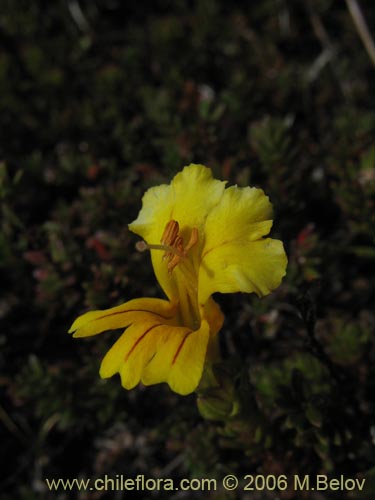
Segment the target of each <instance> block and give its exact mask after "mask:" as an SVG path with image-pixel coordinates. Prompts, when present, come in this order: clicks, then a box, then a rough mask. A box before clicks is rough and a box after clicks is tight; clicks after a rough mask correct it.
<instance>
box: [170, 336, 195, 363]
mask: <svg viewBox="0 0 375 500" xmlns="http://www.w3.org/2000/svg"><path fill="white" fill-rule="evenodd" d="M191 333H193V330H190V331H189V332H187V333H186V335H185V337H184V338H183V339H182V340H181V342H180V345H179V346H178V348H177V351H176V353H175V355H174V356H173V360H172V365H174V364H175V362H176V360H177V358H178V355H179V354H180V352H181V349H182V348H183V346H184V344H185V341H186V339H187V338H188V336H189V335H190V334H191Z"/></svg>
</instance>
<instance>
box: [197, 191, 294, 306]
mask: <svg viewBox="0 0 375 500" xmlns="http://www.w3.org/2000/svg"><path fill="white" fill-rule="evenodd" d="M271 218H272V205H271V203H270V201H269V199H268V197H267V196H266V195H265V194H264V192H263V191H262V190H261V189H257V188H250V187H246V188H239V187H237V186H233V187H230V188H228V189H226V190H225V192H224V194H223V196H222V199H221V201H220V204H219V205H217V206H215V207H214V208H213V209H212V210H211V212H210V213H209V215H208V216H207V219H206V225H205V237H206V239H205V246H204V249H203V252H202V262H201V267H200V272H199V291H198V295H199V302H200V303H201V304H204V303H205V302H206V300H207V299H208V297H209V296H210V295H212V294H213V293H214V292H222V293H231V292H239V291H241V292H255V293H257V294H258V295H260V296H261V295H266V294H268V293H270V291H271V290H272V289H274V288H276V287H277V286H278V285H279V284H280V281H281V279H282V277H283V276H284V275H285V268H286V263H287V259H286V255H285V252H284V249H283V245H282V243H281V242H280V241H278V240H271V239H262V237H263V236H264V235H266V234H268V233H269V231H270V229H271V226H272V220H271Z"/></svg>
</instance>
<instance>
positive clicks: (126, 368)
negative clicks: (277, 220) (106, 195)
mask: <svg viewBox="0 0 375 500" xmlns="http://www.w3.org/2000/svg"><path fill="white" fill-rule="evenodd" d="M225 184H226V183H225V182H223V181H219V180H216V179H214V178H213V177H212V172H211V170H210V169H209V168H207V167H205V166H203V165H189V166H188V167H185V168H184V169H183V170H182V171H181V172H180V173H178V174H177V175H176V176H175V177H174V179H173V180H172V182H171V183H170V184H169V185H166V184H163V185H161V186H156V187H152V188H150V189H149V190H148V191H147V192H146V193H145V195H144V197H143V206H142V209H141V211H140V213H139V215H138V218H137V219H136V220H135V221H134V222H132V223H131V224H130V225H129V229H130V230H131V231H133V232H134V233H136V234H138V235H139V236H141V237H142V239H143V241H142V242H139V244H138V248H139V249H149V250H150V252H151V258H152V264H153V267H154V271H155V275H156V278H157V280H158V282H159V283H160V285H161V287H162V289H163V290H164V292H165V294H166V296H167V298H168V300H162V299H156V298H140V299H133V300H130V301H129V302H126V303H125V304H122V305H120V306H117V307H113V308H111V309H107V310H103V311H91V312H88V313H86V314H83V315H82V316H80V317H79V318H77V319H76V321H75V322H74V323H73V325H72V327H71V329H70V333H72V332H75V333H74V335H73V336H74V337H87V336H91V335H96V334H98V333H101V332H103V331H105V330H112V329H117V328H125V331H124V333H123V334H122V335H121V336H120V337H119V339H118V340H117V341H116V342H115V344H114V345H113V346H112V348H111V349H110V350H109V351H108V353H107V354H106V356H105V357H104V359H103V361H102V364H101V368H100V375H101V377H103V378H107V377H111V376H112V375H114V374H115V373H119V374H120V376H121V382H122V385H123V387H125V388H126V389H132V388H133V387H135V386H136V385H137V384H138V383H139V382H142V383H143V384H145V385H151V384H158V383H161V382H167V383H168V384H169V386H170V388H171V389H172V390H173V391H175V392H177V393H179V394H189V393H191V392H193V391H194V390H195V389H196V388H197V386H198V384H199V381H200V379H201V377H202V372H203V367H204V363H205V360H206V356H207V353H208V350H209V346H210V345H211V344H212V343H214V337H215V336H216V334H217V332H218V331H219V329H220V328H221V326H222V323H223V319H224V318H223V314H222V312H221V310H220V308H219V306H218V305H217V304H216V302H215V301H214V300H213V299H212V297H211V295H212V294H213V293H214V292H222V293H232V292H255V293H256V294H257V295H259V296H263V295H267V294H269V293H270V292H271V291H272V290H273V289H275V288H276V287H277V286H279V284H280V282H281V279H282V277H283V276H284V275H285V269H286V265H287V258H286V255H285V252H284V248H283V244H282V242H281V241H279V240H274V239H271V238H264V236H266V235H267V234H268V233H269V231H270V229H271V226H272V205H271V203H270V201H269V199H268V197H267V196H266V195H265V194H264V192H263V191H262V190H261V189H257V188H251V187H245V188H240V187H237V186H232V187H229V188H225Z"/></svg>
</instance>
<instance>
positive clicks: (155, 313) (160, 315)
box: [91, 309, 173, 321]
mask: <svg viewBox="0 0 375 500" xmlns="http://www.w3.org/2000/svg"><path fill="white" fill-rule="evenodd" d="M132 312H144V313H150V314H154V315H155V316H159V317H160V318H163V319H172V318H173V316H163V315H162V314H160V313H157V312H154V311H149V310H147V309H128V310H126V311H118V312H113V313H110V314H103V316H99V318H95V319H93V320H91V321H98V320H99V319H104V318H109V317H110V316H116V315H118V314H125V313H132Z"/></svg>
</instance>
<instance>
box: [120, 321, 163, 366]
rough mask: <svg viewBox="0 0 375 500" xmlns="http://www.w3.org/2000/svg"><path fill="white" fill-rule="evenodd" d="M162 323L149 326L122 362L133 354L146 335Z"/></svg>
mask: <svg viewBox="0 0 375 500" xmlns="http://www.w3.org/2000/svg"><path fill="white" fill-rule="evenodd" d="M162 325H163V323H158V324H156V325H152V326H150V328H148V329H147V330H146V331H145V332H144V333H143V334H142V335H141V336H140V337H139V338H138V339H137V340H136V341H135V342H134V344H133V345H132V347H131V348H130V351H129V352H128V353H127V355H126V356H125V358H124V360H125V362H126V361H127V360H128V359H129V356H130V355H131V354H132V353H133V351H134V349H135V348H136V347H137V345H138V344H139V343H140V342H141V341H142V340H143V339H144V338H145V337H146V335H147V334H149V333H150V332H151V331H152V330H153V329H154V328H157V327H158V326H162Z"/></svg>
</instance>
